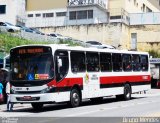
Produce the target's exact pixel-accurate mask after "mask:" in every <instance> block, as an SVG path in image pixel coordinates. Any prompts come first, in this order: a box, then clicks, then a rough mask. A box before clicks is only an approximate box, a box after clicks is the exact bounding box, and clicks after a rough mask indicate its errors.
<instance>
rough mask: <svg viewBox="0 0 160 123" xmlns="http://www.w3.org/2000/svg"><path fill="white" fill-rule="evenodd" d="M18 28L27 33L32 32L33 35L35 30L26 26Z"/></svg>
mask: <svg viewBox="0 0 160 123" xmlns="http://www.w3.org/2000/svg"><path fill="white" fill-rule="evenodd" d="M16 26H17V27H20V28H21V30H23V31H25V32H30V33H33V30H31V29H30V28H28V27H25V26H22V25H16Z"/></svg>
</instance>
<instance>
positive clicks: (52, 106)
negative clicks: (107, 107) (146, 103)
mask: <svg viewBox="0 0 160 123" xmlns="http://www.w3.org/2000/svg"><path fill="white" fill-rule="evenodd" d="M141 98H145V97H134V98H131V100H135V99H141ZM121 101H123V100H117V99H116V98H113V97H112V98H108V97H107V98H104V99H103V100H101V101H97V102H92V101H90V100H85V101H83V103H82V104H81V106H80V107H82V106H93V105H101V104H110V103H115V102H121ZM15 105H16V104H15ZM69 108H71V107H70V106H69V105H67V103H60V104H45V105H44V107H43V108H42V109H41V110H38V111H35V110H34V109H33V108H32V107H27V108H26V107H25V108H22V109H14V111H13V112H30V113H40V112H48V111H56V110H64V109H69Z"/></svg>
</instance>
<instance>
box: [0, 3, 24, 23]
mask: <svg viewBox="0 0 160 123" xmlns="http://www.w3.org/2000/svg"><path fill="white" fill-rule="evenodd" d="M25 15H26V14H25V0H0V21H3V22H10V23H12V24H17V23H20V24H23V23H25V22H26V19H25Z"/></svg>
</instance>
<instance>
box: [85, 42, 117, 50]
mask: <svg viewBox="0 0 160 123" xmlns="http://www.w3.org/2000/svg"><path fill="white" fill-rule="evenodd" d="M86 44H87V46H89V47H96V48H100V49H116V48H115V47H114V46H112V45H107V44H101V43H100V42H98V41H86Z"/></svg>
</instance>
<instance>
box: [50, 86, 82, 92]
mask: <svg viewBox="0 0 160 123" xmlns="http://www.w3.org/2000/svg"><path fill="white" fill-rule="evenodd" d="M79 87H80V89H81V90H83V86H79ZM72 88H73V87H72V86H66V87H55V88H53V89H51V90H50V91H49V92H48V93H55V92H68V91H71V89H72Z"/></svg>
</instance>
